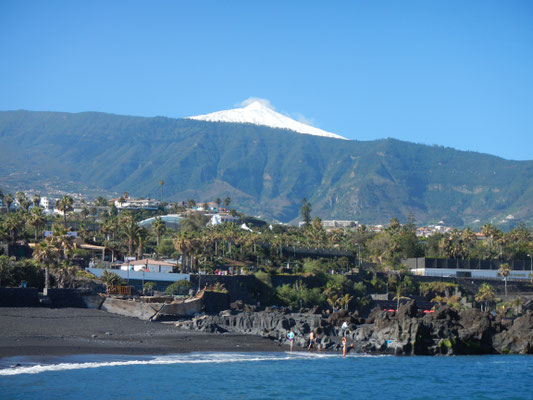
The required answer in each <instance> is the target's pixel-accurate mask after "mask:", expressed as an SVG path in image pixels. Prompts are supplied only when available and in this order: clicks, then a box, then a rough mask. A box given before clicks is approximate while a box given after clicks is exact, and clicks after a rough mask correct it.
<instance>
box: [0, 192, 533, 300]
mask: <svg viewBox="0 0 533 400" xmlns="http://www.w3.org/2000/svg"><path fill="white" fill-rule="evenodd" d="M1 195H2V198H3V203H4V204H5V205H6V213H4V214H1V215H0V241H3V242H7V243H15V242H25V243H30V242H32V243H34V245H33V254H32V256H31V257H27V258H21V259H19V260H18V261H16V260H15V259H12V258H8V257H7V256H5V255H4V256H0V285H4V286H6V285H7V286H9V285H11V286H17V285H19V284H20V282H21V281H23V280H24V281H26V282H28V284H30V285H32V286H36V287H50V285H51V280H52V281H53V282H54V284H55V285H57V286H60V287H65V286H68V285H70V284H71V283H72V281H73V280H75V279H76V278H77V277H78V278H79V277H87V276H88V274H87V273H86V272H85V271H83V270H82V268H80V267H82V266H84V265H87V264H88V261H89V258H90V254H89V253H88V252H87V251H85V250H83V249H80V248H78V247H77V246H76V243H75V242H74V240H73V238H72V237H71V236H70V235H69V234H68V232H69V230H71V229H75V230H76V231H77V233H78V237H79V238H80V239H81V240H82V241H83V242H84V243H88V244H95V245H101V246H105V247H106V248H107V249H108V250H109V251H110V253H111V259H112V260H117V259H121V258H122V257H124V256H135V257H137V258H143V257H148V256H149V257H154V258H164V259H176V260H177V259H178V258H179V259H181V263H179V264H178V263H177V264H176V270H180V271H181V272H187V273H190V272H192V273H194V272H198V271H200V270H201V271H205V272H207V273H214V272H215V271H217V270H231V271H233V272H238V273H244V274H252V273H253V274H255V275H256V277H257V278H258V279H257V280H256V281H257V285H256V287H254V288H250V290H251V291H252V293H254V294H255V295H256V297H257V299H258V300H259V301H261V302H262V303H263V304H269V303H270V304H279V305H291V306H294V307H296V306H306V307H310V306H313V305H323V306H329V307H333V308H348V307H349V306H353V307H365V306H366V305H368V304H369V303H370V298H369V293H376V292H378V293H379V292H384V291H385V290H387V291H389V292H391V293H393V294H394V295H395V298H396V299H397V300H398V301H399V300H400V299H401V298H403V297H404V296H406V295H408V294H414V293H422V292H431V294H432V296H434V298H435V299H437V300H439V299H440V300H441V301H442V302H450V301H451V302H453V300H454V299H453V295H450V293H449V288H448V287H444V286H445V285H444V286H443V285H442V284H440V285H439V284H435V285H433V286H431V285H429V286H428V285H427V284H426V285H422V286H421V285H419V284H417V283H416V282H415V280H414V279H412V277H410V275H409V273H408V271H407V270H406V268H405V266H403V265H402V260H403V259H406V258H410V257H421V256H426V257H437V258H462V259H469V258H480V259H507V260H511V259H526V258H527V256H528V254H531V253H532V251H533V235H532V232H531V230H529V229H528V228H526V227H525V226H523V225H521V226H519V227H517V228H515V229H513V230H512V231H509V232H503V231H501V230H499V229H498V228H497V227H495V226H493V225H491V224H487V225H485V226H483V228H482V230H481V233H482V234H483V235H484V236H485V238H486V240H482V241H481V240H478V239H477V238H476V235H475V232H474V231H473V230H472V229H470V228H466V229H464V230H453V231H452V232H450V233H446V234H441V233H435V234H433V235H431V236H429V237H427V238H419V237H417V235H416V229H417V227H416V225H415V223H414V220H413V218H412V217H410V218H409V219H408V221H407V222H406V223H405V224H401V223H400V222H399V221H398V220H396V219H394V218H393V219H391V220H390V222H389V224H388V226H387V227H385V228H384V229H382V230H381V231H380V232H374V231H372V230H370V229H368V228H367V227H366V226H364V225H363V226H361V227H359V228H357V229H350V230H342V229H336V230H331V231H326V230H325V229H324V228H323V227H322V223H321V220H320V218H318V217H315V218H312V216H311V211H312V209H311V204H310V203H309V202H308V201H307V200H306V199H303V201H302V207H301V217H302V220H303V221H304V225H303V226H302V227H294V226H287V225H274V226H272V225H270V226H268V225H267V224H266V223H264V222H263V221H260V220H256V219H255V218H252V217H247V216H245V215H243V214H240V213H238V212H237V211H235V210H231V212H232V214H233V215H235V216H237V217H239V221H238V222H237V223H223V224H220V225H214V226H210V225H207V222H208V220H209V217H208V216H206V215H205V214H204V213H203V212H199V211H193V210H192V207H193V206H195V205H196V201H194V200H192V199H191V200H189V201H188V202H187V203H174V204H170V205H166V204H165V205H166V206H167V210H168V208H170V210H171V212H179V213H182V214H183V215H184V218H183V220H182V221H181V222H180V227H179V230H177V231H176V230H173V229H169V228H168V227H167V226H166V224H165V222H164V221H163V220H162V219H161V218H160V216H161V215H162V214H165V213H166V211H164V209H163V208H161V209H159V210H157V211H142V210H139V211H123V212H119V211H118V210H117V209H116V208H115V207H114V206H111V207H104V206H107V200H106V199H104V198H101V197H100V198H98V199H97V200H96V201H94V202H92V203H82V205H81V211H80V212H77V213H73V200H72V198H70V197H69V196H63V197H62V198H61V199H59V200H58V201H57V203H56V209H58V210H60V211H61V213H62V214H63V215H59V216H47V215H45V214H44V213H43V210H42V209H41V208H40V207H39V202H40V197H39V196H38V195H35V196H34V197H33V198H32V199H28V198H26V196H25V195H24V194H23V193H21V192H19V193H17V194H16V195H15V196H12V195H11V194H9V193H1ZM14 199H16V200H17V203H18V204H19V207H18V209H17V210H13V209H12V204H13V202H14ZM216 203H217V205H219V206H220V204H221V203H222V200H221V199H217V200H216ZM230 203H231V199H230V198H226V199H225V200H224V205H225V206H227V207H229V205H230ZM97 208H100V209H102V208H105V210H104V211H103V212H100V213H97ZM152 216H155V217H156V218H155V221H154V223H153V224H152V226H151V229H150V230H148V229H146V228H144V227H141V226H139V225H138V222H139V221H140V220H142V219H144V218H147V217H152ZM242 223H247V224H248V226H251V227H252V229H251V230H246V229H241V227H240V226H241V224H242ZM44 230H49V231H52V235H50V236H48V237H46V238H43V235H42V233H43V231H44ZM301 249H314V250H316V251H317V252H318V253H319V254H320V249H328V250H329V251H330V253H332V251H337V252H338V253H339V254H340V255H338V256H335V257H330V258H317V257H314V258H313V259H311V258H305V257H301V256H298V254H297V251H296V250H301ZM300 253H301V252H300ZM304 253H305V251H304ZM333 254H334V252H333ZM347 255H348V256H347ZM353 260H356V262H354V261H353ZM360 260H362V261H364V263H363V267H362V266H361V265H359V261H360ZM355 267H357V271H358V273H359V277H360V279H359V281H357V282H355V283H354V282H353V281H352V280H350V279H348V278H347V277H346V276H345V275H343V274H332V273H331V272H332V271H333V272H345V271H349V270H354V269H355ZM508 273H509V271H507V270H503V271H502V276H505V279H506V277H507V275H508ZM279 274H284V275H286V274H290V275H296V276H299V277H300V279H298V280H297V281H296V282H295V283H294V284H292V285H282V286H278V287H274V286H273V285H272V277H273V276H274V275H279ZM483 290H484V291H483V293H478V295H477V297H476V299H475V300H476V301H478V303H479V304H482V305H483V306H487V305H488V304H489V303H490V302H491V301H492V300H493V299H494V296H493V295H492V296H491V291H490V289H487V288H484V289H483ZM487 299H488V300H487Z"/></svg>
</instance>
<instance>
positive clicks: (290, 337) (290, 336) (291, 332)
mask: <svg viewBox="0 0 533 400" xmlns="http://www.w3.org/2000/svg"><path fill="white" fill-rule="evenodd" d="M287 339H289V343H290V344H291V351H292V346H293V344H294V332H293V330H292V329H291V330H290V332H289V333H288V334H287Z"/></svg>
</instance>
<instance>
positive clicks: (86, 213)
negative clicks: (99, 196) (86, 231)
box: [80, 205, 91, 222]
mask: <svg viewBox="0 0 533 400" xmlns="http://www.w3.org/2000/svg"><path fill="white" fill-rule="evenodd" d="M90 213H91V212H90V211H89V207H87V206H86V205H83V207H82V208H81V212H80V214H81V217H82V218H83V221H84V222H85V221H86V220H87V217H88V216H89V214H90Z"/></svg>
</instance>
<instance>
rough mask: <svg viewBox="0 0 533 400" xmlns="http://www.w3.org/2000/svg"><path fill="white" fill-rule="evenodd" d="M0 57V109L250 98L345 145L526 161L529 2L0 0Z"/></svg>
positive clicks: (184, 109) (178, 104) (217, 104)
mask: <svg viewBox="0 0 533 400" xmlns="http://www.w3.org/2000/svg"><path fill="white" fill-rule="evenodd" d="M287 3H288V4H287ZM0 56H1V61H2V62H1V63H0V110H14V109H29V110H47V111H69V112H79V111H103V112H110V113H117V114H128V115H142V116H156V115H164V116H168V117H186V116H191V115H198V114H205V113H209V112H213V111H218V110H221V109H227V108H233V107H234V106H235V105H236V104H239V103H241V102H242V101H243V100H245V99H247V98H249V97H252V96H253V97H260V98H264V99H268V100H269V101H270V103H271V104H273V105H274V106H275V108H276V110H277V111H280V112H283V113H285V114H287V115H289V116H292V117H296V118H301V119H304V120H307V121H312V122H313V124H314V125H315V126H317V127H319V128H321V129H324V130H327V131H330V132H334V133H337V134H340V135H342V136H345V137H347V138H350V139H357V140H372V139H379V138H386V137H392V138H397V139H401V140H406V141H411V142H417V143H424V144H430V145H431V144H438V145H443V146H449V147H454V148H457V149H461V150H473V151H478V152H483V153H489V154H495V155H498V156H501V157H504V158H508V159H515V160H525V159H529V160H531V159H533V156H532V154H533V152H532V149H533V1H527V0H526V1H512V0H511V1H490V0H483V1H459V0H458V1H441V2H437V1H364V2H363V1H349V2H348V1H347V2H340V1H339V2H318V1H317V2H314V1H301V2H298V1H292V2H286V1H268V2H267V1H264V2H259V1H212V2H207V1H194V2H179V1H151V2H147V1H143V2H136V1H87V2H81V1H79V2H78V1H35V2H31V1H24V0H19V1H8V0H0Z"/></svg>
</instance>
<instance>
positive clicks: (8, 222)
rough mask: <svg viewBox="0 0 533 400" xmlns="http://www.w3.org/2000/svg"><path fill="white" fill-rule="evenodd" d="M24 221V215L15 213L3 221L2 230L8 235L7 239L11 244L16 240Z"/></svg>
mask: <svg viewBox="0 0 533 400" xmlns="http://www.w3.org/2000/svg"><path fill="white" fill-rule="evenodd" d="M24 224H25V220H24V214H21V213H15V214H9V215H6V217H5V219H4V224H3V225H4V229H5V230H6V231H7V233H8V234H9V238H10V241H11V242H13V243H14V242H16V241H17V239H18V235H19V232H20V231H21V230H22V228H23V227H24Z"/></svg>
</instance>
